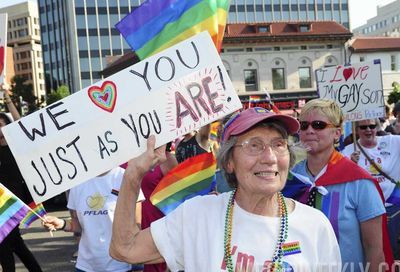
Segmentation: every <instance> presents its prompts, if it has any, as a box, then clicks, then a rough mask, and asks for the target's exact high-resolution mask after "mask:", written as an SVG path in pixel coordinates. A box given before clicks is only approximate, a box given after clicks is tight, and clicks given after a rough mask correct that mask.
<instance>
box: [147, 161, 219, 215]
mask: <svg viewBox="0 0 400 272" xmlns="http://www.w3.org/2000/svg"><path fill="white" fill-rule="evenodd" d="M216 168H217V162H216V160H215V157H214V155H213V154H212V153H203V154H200V155H197V156H195V157H191V158H189V159H187V160H185V161H184V162H182V163H180V164H178V165H177V166H176V167H175V168H173V169H172V170H171V171H169V172H168V173H167V174H166V175H165V176H164V177H163V179H162V180H161V181H160V183H159V184H158V185H157V187H156V188H155V189H154V191H153V193H152V194H151V196H150V201H151V203H152V204H153V205H154V206H156V207H157V208H158V209H159V210H160V211H162V212H163V213H164V214H168V213H170V212H171V211H173V210H174V209H175V208H176V207H178V206H179V205H180V204H181V203H183V202H184V201H185V200H187V199H190V198H192V197H195V196H199V195H206V194H208V193H209V192H211V191H212V190H213V188H214V187H215V184H216V181H215V170H216Z"/></svg>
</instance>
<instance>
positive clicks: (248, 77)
mask: <svg viewBox="0 0 400 272" xmlns="http://www.w3.org/2000/svg"><path fill="white" fill-rule="evenodd" d="M244 85H245V87H246V92H252V91H257V90H258V86H257V85H258V84H257V70H256V69H248V70H244Z"/></svg>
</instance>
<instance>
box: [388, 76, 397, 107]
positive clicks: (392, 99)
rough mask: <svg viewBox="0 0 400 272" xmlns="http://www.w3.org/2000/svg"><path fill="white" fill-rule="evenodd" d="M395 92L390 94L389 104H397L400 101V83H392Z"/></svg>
mask: <svg viewBox="0 0 400 272" xmlns="http://www.w3.org/2000/svg"><path fill="white" fill-rule="evenodd" d="M392 87H393V91H391V92H390V94H389V97H388V104H389V105H390V104H395V103H397V102H398V101H400V83H398V82H396V81H395V82H393V83H392Z"/></svg>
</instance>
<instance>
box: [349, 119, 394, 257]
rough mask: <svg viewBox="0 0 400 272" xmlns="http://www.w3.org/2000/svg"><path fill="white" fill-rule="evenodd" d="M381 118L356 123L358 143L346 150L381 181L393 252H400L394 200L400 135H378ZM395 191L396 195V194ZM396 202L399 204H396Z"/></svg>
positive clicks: (352, 158) (353, 159)
mask: <svg viewBox="0 0 400 272" xmlns="http://www.w3.org/2000/svg"><path fill="white" fill-rule="evenodd" d="M378 124H379V119H367V120H362V121H358V122H356V123H355V126H356V130H357V135H359V139H358V141H357V142H356V146H357V147H356V151H355V150H354V145H348V146H346V148H345V149H344V150H343V151H342V153H343V155H345V156H347V157H348V158H350V159H351V160H352V161H354V162H355V163H357V164H358V165H359V166H360V167H362V168H364V169H365V170H366V171H368V172H369V173H370V174H371V175H372V176H373V177H374V178H376V179H377V180H378V181H379V185H380V187H381V189H382V192H383V195H384V197H385V200H386V201H387V203H386V204H385V206H386V213H387V215H388V219H389V220H388V229H389V235H390V244H391V246H392V250H393V252H395V253H397V257H399V256H400V252H399V245H398V239H399V237H400V207H399V206H397V205H399V204H400V203H398V201H397V202H396V201H393V200H395V199H396V198H395V197H393V196H394V195H395V194H396V192H394V189H395V187H396V182H397V181H400V167H399V161H400V136H399V135H385V136H379V137H378V136H377V132H378V131H377V130H378ZM392 194H393V196H392ZM392 203H394V204H396V205H393V204H392Z"/></svg>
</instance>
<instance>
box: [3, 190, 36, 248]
mask: <svg viewBox="0 0 400 272" xmlns="http://www.w3.org/2000/svg"><path fill="white" fill-rule="evenodd" d="M28 211H29V208H28V207H27V206H26V204H25V203H24V202H22V201H21V200H20V199H19V198H18V197H16V196H15V195H14V194H13V193H12V192H10V191H9V190H8V189H7V188H6V187H5V186H4V185H3V184H1V183H0V243H1V242H2V241H3V240H4V238H6V237H7V235H8V234H9V233H10V232H11V231H12V230H13V229H14V228H15V227H16V226H17V225H18V224H19V222H21V220H22V218H24V216H25V215H26V214H27V212H28Z"/></svg>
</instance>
